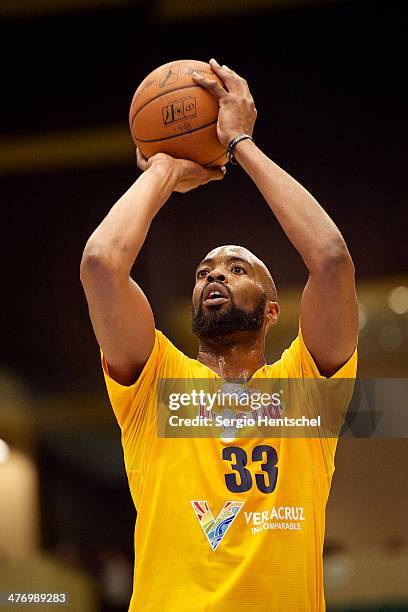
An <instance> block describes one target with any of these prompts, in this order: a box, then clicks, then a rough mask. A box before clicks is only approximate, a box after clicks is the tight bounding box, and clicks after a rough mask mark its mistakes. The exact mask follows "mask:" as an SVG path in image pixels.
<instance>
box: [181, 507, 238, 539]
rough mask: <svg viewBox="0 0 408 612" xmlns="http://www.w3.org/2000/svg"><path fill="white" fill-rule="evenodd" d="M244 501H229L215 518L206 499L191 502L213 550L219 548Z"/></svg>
mask: <svg viewBox="0 0 408 612" xmlns="http://www.w3.org/2000/svg"><path fill="white" fill-rule="evenodd" d="M244 503H245V502H237V501H227V502H225V504H224V506H223V507H222V509H221V512H220V513H219V515H218V516H217V518H214V516H213V513H212V512H211V510H210V508H209V507H208V503H207V502H206V501H192V502H191V505H192V506H193V510H194V512H195V513H196V516H197V518H198V520H199V522H200V525H201V527H202V528H203V531H204V533H205V535H206V536H207V539H208V541H209V543H210V546H211V548H212V549H213V550H216V549H217V548H218V545H219V544H220V542H221V540H222V539H223V537H224V536H225V534H226V533H227V531H228V529H229V528H230V526H231V525H232V523H233V521H234V520H235V519H236V517H237V515H238V513H239V511H240V510H241V508H242V506H243V505H244Z"/></svg>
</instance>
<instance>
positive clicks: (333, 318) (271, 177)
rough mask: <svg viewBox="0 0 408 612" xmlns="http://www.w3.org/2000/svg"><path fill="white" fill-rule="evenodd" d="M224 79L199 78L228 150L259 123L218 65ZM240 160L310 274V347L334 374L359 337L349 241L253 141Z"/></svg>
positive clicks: (306, 330)
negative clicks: (213, 99) (214, 100)
mask: <svg viewBox="0 0 408 612" xmlns="http://www.w3.org/2000/svg"><path fill="white" fill-rule="evenodd" d="M211 67H212V69H213V70H214V72H215V73H216V74H218V76H219V77H220V78H221V79H222V80H223V82H224V85H225V88H223V87H222V86H221V85H220V84H219V83H218V82H216V81H210V80H209V79H205V78H203V77H202V76H200V75H195V77H194V78H195V80H196V82H197V84H199V85H202V86H203V87H205V88H206V89H208V90H209V91H211V93H212V94H213V95H214V96H215V97H216V98H217V99H218V101H219V108H220V110H219V116H218V125H217V130H218V137H219V139H220V141H221V142H222V143H223V144H224V145H225V146H227V145H228V144H229V143H230V142H231V141H232V140H233V139H234V138H235V137H237V136H238V135H240V134H243V133H245V134H249V135H252V130H253V125H254V122H255V118H256V110H255V106H254V102H253V99H252V96H251V93H250V91H249V88H248V85H247V82H246V81H245V80H244V79H243V78H241V77H240V76H239V75H237V74H236V73H235V72H234V71H232V70H230V69H229V68H228V67H227V66H222V67H221V66H219V65H218V64H217V63H216V62H214V60H212V61H211ZM234 157H235V159H236V160H237V161H238V162H239V164H240V165H241V166H242V168H244V170H245V171H246V172H247V174H248V175H249V176H250V177H251V178H252V180H253V181H254V182H255V184H256V185H257V187H258V189H259V190H260V191H261V193H262V194H263V196H264V198H265V200H266V201H267V203H268V204H269V207H270V208H271V210H272V211H273V213H274V214H275V217H276V218H277V220H278V221H279V223H280V225H281V226H282V228H283V229H284V231H285V233H286V235H287V236H288V238H289V240H290V241H291V242H292V244H293V245H294V247H295V248H296V249H297V251H298V252H299V254H300V255H301V257H302V258H303V261H304V263H305V265H306V266H307V268H308V270H309V280H308V282H307V284H306V287H305V290H304V292H303V297H302V302H301V315H300V319H301V326H302V334H303V338H304V341H305V343H306V346H307V347H308V349H309V351H310V353H311V354H312V356H313V357H314V359H315V361H316V364H317V366H318V367H319V370H320V372H321V373H322V374H325V375H330V374H332V373H333V372H335V371H336V370H337V369H338V368H339V367H340V366H341V365H343V364H344V363H345V362H346V361H347V360H348V358H349V357H350V356H351V354H352V353H353V351H354V349H355V346H356V343H357V335H358V309H357V298H356V291H355V282H354V265H353V262H352V259H351V257H350V254H349V252H348V249H347V246H346V243H345V242H344V239H343V237H342V235H341V233H340V231H339V230H338V228H337V227H336V225H335V224H334V222H333V221H332V220H331V219H330V217H329V216H328V215H327V213H326V212H325V211H324V210H323V208H322V207H321V206H320V205H319V204H318V202H317V201H316V200H315V199H314V198H313V197H312V196H311V195H310V193H308V192H307V191H306V189H304V188H303V187H302V186H301V185H300V184H299V183H298V182H297V181H296V180H295V179H293V178H292V177H291V176H289V174H287V173H286V172H285V171H284V170H282V169H281V168H280V167H279V166H278V165H277V164H275V163H274V162H273V161H272V160H270V159H269V158H268V157H267V156H266V155H265V154H264V153H262V151H260V149H259V148H258V147H257V146H256V145H255V144H254V142H252V140H250V139H246V140H241V141H240V142H238V144H237V145H236V147H235V150H234Z"/></svg>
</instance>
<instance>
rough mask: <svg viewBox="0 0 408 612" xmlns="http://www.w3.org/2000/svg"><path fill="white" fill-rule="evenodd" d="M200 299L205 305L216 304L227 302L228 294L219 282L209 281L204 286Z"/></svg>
mask: <svg viewBox="0 0 408 612" xmlns="http://www.w3.org/2000/svg"><path fill="white" fill-rule="evenodd" d="M202 299H203V304H205V305H206V306H218V305H220V304H225V302H228V300H229V295H228V291H227V289H226V288H225V287H224V285H222V284H221V283H209V284H208V285H206V286H205V287H204V290H203V297H202Z"/></svg>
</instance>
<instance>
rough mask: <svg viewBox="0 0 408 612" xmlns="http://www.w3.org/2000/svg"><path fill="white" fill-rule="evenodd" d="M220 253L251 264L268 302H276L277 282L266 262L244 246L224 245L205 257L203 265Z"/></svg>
mask: <svg viewBox="0 0 408 612" xmlns="http://www.w3.org/2000/svg"><path fill="white" fill-rule="evenodd" d="M220 252H224V253H226V254H227V255H230V256H231V257H235V256H237V258H238V259H243V261H247V262H248V263H250V264H251V265H252V266H253V268H254V269H255V270H256V271H257V272H258V274H259V277H260V280H261V281H262V284H263V286H264V290H265V293H266V296H267V298H268V300H272V301H273V302H276V300H277V291H276V286H275V282H274V280H273V278H272V275H271V273H270V272H269V270H268V268H267V267H266V265H265V264H264V262H263V261H262V260H261V259H259V257H257V256H256V255H254V254H253V253H252V251H250V250H249V249H246V248H245V247H243V246H239V245H236V244H224V245H222V246H219V247H215V249H212V250H211V251H210V252H209V253H208V254H207V255H206V256H205V257H204V259H203V260H202V262H201V263H203V262H206V261H210V260H211V259H213V258H215V257H216V256H217V255H219V254H220Z"/></svg>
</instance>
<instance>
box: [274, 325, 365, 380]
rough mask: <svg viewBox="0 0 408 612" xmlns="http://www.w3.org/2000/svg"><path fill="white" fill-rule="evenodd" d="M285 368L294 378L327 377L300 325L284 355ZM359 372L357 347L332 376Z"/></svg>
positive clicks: (336, 376)
mask: <svg viewBox="0 0 408 612" xmlns="http://www.w3.org/2000/svg"><path fill="white" fill-rule="evenodd" d="M282 361H283V365H284V369H285V370H287V371H288V376H289V377H293V378H321V379H324V378H327V377H326V376H323V375H322V374H320V372H319V368H318V367H317V365H316V363H315V361H314V359H313V357H312V355H311V354H310V352H309V349H308V348H307V346H306V344H305V341H304V339H303V335H302V329H301V327H300V326H299V332H298V335H297V338H295V340H294V341H293V342H292V344H291V345H290V347H289V348H288V349H286V350H285V351H284V353H283V355H282ZM356 373H357V347H356V348H355V349H354V352H353V354H352V355H351V356H350V357H349V359H348V360H347V361H346V363H345V364H343V365H342V366H341V367H340V368H339V369H338V370H337V371H336V372H335V373H334V374H332V376H330V378H355V377H356Z"/></svg>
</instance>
